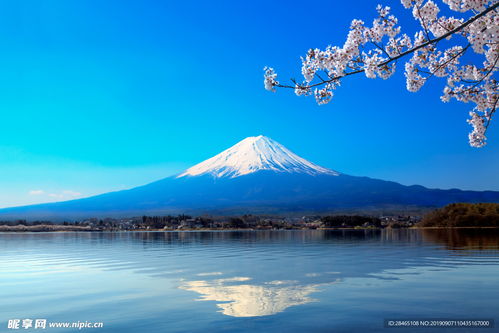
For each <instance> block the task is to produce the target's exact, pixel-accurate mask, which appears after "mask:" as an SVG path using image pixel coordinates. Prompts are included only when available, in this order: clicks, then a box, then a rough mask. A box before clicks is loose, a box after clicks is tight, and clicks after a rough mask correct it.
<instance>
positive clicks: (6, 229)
mask: <svg viewBox="0 0 499 333" xmlns="http://www.w3.org/2000/svg"><path fill="white" fill-rule="evenodd" d="M433 229H434V230H456V229H499V227H489V226H484V227H479V226H476V227H417V226H412V227H401V228H389V227H388V228H376V227H343V228H288V229H285V228H282V229H264V228H242V229H232V228H185V229H124V230H112V229H98V228H92V227H83V226H81V227H80V226H65V225H60V226H59V225H36V226H24V225H17V226H0V234H2V233H54V232H57V233H63V232H95V233H99V232H107V233H109V232H111V233H125V232H207V231H223V232H227V231H304V230H315V231H317V230H321V231H322V230H325V231H334V230H433Z"/></svg>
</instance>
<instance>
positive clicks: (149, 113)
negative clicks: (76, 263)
mask: <svg viewBox="0 0 499 333" xmlns="http://www.w3.org/2000/svg"><path fill="white" fill-rule="evenodd" d="M380 3H383V2H382V1H381V0H380ZM385 3H389V4H390V5H392V7H393V8H394V11H395V13H396V14H397V15H398V16H399V18H400V19H401V22H402V24H403V25H404V26H407V29H406V30H407V31H413V30H411V29H413V28H414V27H415V24H414V22H413V19H412V17H411V16H410V13H409V12H408V11H405V10H404V9H403V8H402V5H401V4H400V3H399V2H398V1H385ZM374 15H375V3H373V2H371V1H364V2H362V3H361V4H359V2H354V1H350V2H344V1H341V2H339V1H316V2H314V5H313V6H310V5H307V6H305V5H304V3H303V2H302V1H300V2H299V1H290V0H288V1H272V2H270V1H249V2H246V1H245V2H243V1H210V2H204V1H203V2H201V1H190V0H183V1H169V2H168V3H167V2H165V1H123V0H120V1H65V0H60V1H56V0H52V1H43V2H38V1H5V2H2V3H1V4H0V16H1V17H0V38H1V39H2V42H1V43H0V58H1V59H0V60H1V62H0V64H1V65H0V66H2V74H1V75H0V110H1V111H0V112H1V118H0V207H6V206H12V205H22V204H29V203H36V202H46V201H56V200H63V199H70V198H74V197H83V196H88V195H92V194H97V193H102V192H106V191H112V190H119V189H124V188H129V187H133V186H136V185H141V184H144V183H147V182H150V181H153V180H156V179H160V178H163V177H166V176H169V175H171V174H174V173H176V172H179V171H181V170H182V169H184V168H186V167H188V166H190V165H192V164H195V163H197V162H200V161H202V160H204V159H206V158H208V157H211V156H212V155H214V154H216V153H218V152H220V151H221V150H223V149H226V148H228V147H229V146H231V145H233V144H235V143H237V142H238V141H239V140H241V139H243V138H245V137H247V136H254V135H260V134H263V135H266V136H269V137H271V138H273V139H275V140H277V141H278V142H280V143H282V144H283V145H285V146H286V147H288V148H289V149H291V150H292V151H294V152H295V153H297V154H299V155H301V156H302V157H304V158H307V159H309V160H311V161H313V162H315V163H317V164H320V165H322V166H325V167H329V168H332V169H335V170H338V171H340V172H344V173H347V174H352V175H363V176H370V177H376V178H382V179H388V180H395V181H398V182H401V183H403V184H421V185H425V186H429V187H440V188H456V187H457V188H463V189H477V190H483V189H491V190H499V173H498V172H497V169H498V167H499V134H498V133H499V131H498V130H497V126H496V124H493V125H492V127H491V128H490V131H489V135H488V137H489V144H488V145H487V146H486V147H485V148H483V149H475V148H471V147H469V146H468V143H467V133H468V132H469V129H470V128H469V125H468V124H467V123H466V122H465V120H466V119H467V115H468V112H469V110H470V109H471V108H472V106H470V105H466V104H461V103H457V102H451V103H447V104H443V103H441V102H440V100H439V96H440V92H441V90H442V89H443V82H442V81H440V80H439V79H436V80H434V81H432V82H431V83H429V84H428V85H427V86H425V87H424V88H423V89H422V91H421V92H419V93H417V94H414V93H409V92H407V91H406V89H405V81H404V77H403V73H402V72H401V71H399V72H398V73H397V74H396V75H395V76H394V77H393V78H391V79H390V80H387V81H383V80H379V79H378V80H371V79H367V78H365V77H364V76H356V77H350V78H348V79H347V80H345V81H343V83H342V87H341V88H339V89H338V90H337V91H336V95H335V98H334V100H333V101H332V102H331V103H330V104H328V105H325V106H318V105H316V104H315V101H314V100H313V99H311V98H306V97H296V96H295V95H294V94H293V92H292V91H288V90H281V91H278V92H277V93H270V92H267V91H265V90H264V89H263V76H262V74H263V70H262V69H263V67H264V66H266V65H268V66H272V67H274V68H276V70H277V71H278V73H279V76H280V79H281V80H285V79H286V78H288V77H295V78H299V77H300V59H299V57H300V56H301V55H304V54H305V53H306V51H307V49H308V48H310V47H319V48H324V47H325V46H327V45H328V44H333V45H335V44H343V41H344V39H345V36H346V32H347V30H348V26H349V23H350V21H351V19H353V18H362V19H365V20H366V21H369V22H370V21H371V20H372V18H373V17H374ZM399 67H401V65H399Z"/></svg>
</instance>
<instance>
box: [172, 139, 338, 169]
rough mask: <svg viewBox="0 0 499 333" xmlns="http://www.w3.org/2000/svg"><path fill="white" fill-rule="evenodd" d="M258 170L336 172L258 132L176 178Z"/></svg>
mask: <svg viewBox="0 0 499 333" xmlns="http://www.w3.org/2000/svg"><path fill="white" fill-rule="evenodd" d="M262 170H269V171H276V172H287V173H304V174H309V175H321V174H322V175H334V176H337V175H338V173H337V172H336V171H333V170H329V169H326V168H323V167H321V166H318V165H316V164H314V163H312V162H309V161H307V160H305V159H303V158H301V157H300V156H298V155H296V154H295V153H293V152H292V151H290V150H289V149H287V148H286V147H284V146H283V145H281V144H280V143H278V142H276V141H274V140H272V139H271V138H268V137H266V136H263V135H260V136H251V137H248V138H246V139H244V140H242V141H240V142H239V143H237V144H235V145H234V146H232V147H230V148H229V149H227V150H224V151H223V152H221V153H220V154H218V155H215V156H213V157H212V158H209V159H207V160H206V161H204V162H201V163H199V164H196V165H195V166H193V167H191V168H189V169H187V170H185V171H184V172H183V173H181V174H180V175H179V176H177V177H186V176H200V175H208V174H209V175H211V176H213V177H216V178H222V177H228V178H235V177H239V176H243V175H247V174H250V173H254V172H258V171H262Z"/></svg>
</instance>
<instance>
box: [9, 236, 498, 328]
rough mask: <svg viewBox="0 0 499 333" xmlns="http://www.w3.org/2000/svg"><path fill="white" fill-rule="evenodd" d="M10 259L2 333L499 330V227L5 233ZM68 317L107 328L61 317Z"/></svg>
mask: <svg viewBox="0 0 499 333" xmlns="http://www.w3.org/2000/svg"><path fill="white" fill-rule="evenodd" d="M0 265H1V268H0V295H1V301H0V325H1V326H0V332H7V331H12V332H14V331H15V329H11V330H9V329H8V325H14V324H15V322H14V321H13V320H16V319H19V320H20V322H18V323H19V324H20V325H22V320H23V319H32V320H33V323H34V322H35V320H36V319H41V320H42V321H43V320H46V325H47V326H46V328H45V329H42V328H41V327H40V328H37V329H35V328H34V326H33V327H30V328H28V329H23V328H22V327H20V329H19V331H23V332H24V331H47V332H50V331H53V332H78V331H87V332H102V333H104V332H133V333H141V332H148V333H149V332H150V333H153V332H262V333H263V332H382V331H383V332H386V331H388V332H412V331H414V332H432V331H435V332H447V331H452V332H468V331H472V332H482V331H483V332H492V331H496V330H497V328H492V329H491V328H473V329H466V328H460V329H451V328H434V329H430V328H424V329H421V328H407V327H406V328H385V325H387V320H392V319H396V320H405V319H408V320H409V319H414V320H430V319H456V320H465V319H480V320H482V319H487V320H495V323H496V327H499V231H498V230H497V229H481V230H478V229H477V230H474V229H461V230H406V229H403V230H335V231H326V230H307V231H293V230H290V231H233V232H230V231H218V232H217V231H214V232H122V233H105V232H103V233H97V232H95V233H90V232H89V233H84V232H80V233H77V232H75V233H69V232H68V233H4V234H0ZM57 322H60V323H66V322H68V323H73V322H80V323H87V322H90V323H103V327H98V328H83V329H81V330H79V329H78V328H74V327H70V328H63V327H59V328H55V327H48V325H49V324H50V323H57ZM27 325H29V323H28V324H27ZM33 325H34V324H33ZM40 325H41V322H40Z"/></svg>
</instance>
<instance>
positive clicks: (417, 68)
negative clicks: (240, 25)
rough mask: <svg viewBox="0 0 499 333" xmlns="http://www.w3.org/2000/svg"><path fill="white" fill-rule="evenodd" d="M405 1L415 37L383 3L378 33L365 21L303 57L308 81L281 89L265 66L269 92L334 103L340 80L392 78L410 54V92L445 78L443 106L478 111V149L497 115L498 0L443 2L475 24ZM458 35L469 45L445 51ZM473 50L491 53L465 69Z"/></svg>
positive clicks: (421, 0)
mask: <svg viewBox="0 0 499 333" xmlns="http://www.w3.org/2000/svg"><path fill="white" fill-rule="evenodd" d="M401 2H402V4H403V6H404V7H405V8H407V9H411V8H412V16H413V17H414V18H415V19H416V20H417V21H418V22H419V24H420V26H421V30H420V31H417V32H416V34H415V35H414V37H413V38H412V39H411V38H410V37H409V36H407V35H406V34H401V33H400V31H401V28H400V27H399V26H398V20H397V18H396V17H395V16H393V15H391V14H390V8H389V7H382V6H380V5H378V7H377V8H376V10H377V11H378V14H379V16H378V18H376V19H374V20H373V23H372V27H366V26H365V25H364V22H363V21H361V20H353V21H352V23H351V25H350V31H349V33H348V35H347V38H346V41H345V44H344V45H343V46H341V47H340V46H328V47H327V48H326V49H325V50H320V49H310V50H309V51H308V53H307V55H306V56H305V57H302V70H301V71H302V75H303V77H304V81H303V82H302V83H298V82H297V81H296V80H294V79H292V80H291V82H292V83H293V85H289V84H282V83H280V82H279V81H277V74H276V73H275V71H274V69H273V68H269V67H266V68H265V69H264V70H265V75H264V83H265V88H266V89H267V90H270V91H275V90H276V88H289V89H294V91H295V94H296V95H298V96H302V95H305V96H306V95H314V97H315V99H316V101H317V103H318V104H327V103H329V102H330V101H331V99H332V97H333V91H334V90H335V89H336V88H337V87H338V86H339V85H340V82H341V79H343V78H346V77H347V76H351V75H355V74H360V73H364V74H365V75H366V77H368V78H372V79H374V78H377V77H380V78H382V79H388V78H389V77H390V76H392V75H393V73H394V72H395V67H396V64H397V63H398V60H399V59H401V58H403V57H406V56H409V55H410V56H411V57H410V58H409V59H408V60H407V61H406V62H405V76H406V85H407V90H409V91H411V92H417V91H419V90H420V89H421V87H422V86H423V85H424V84H425V82H426V81H428V79H430V78H431V77H434V76H435V77H441V78H442V77H446V78H447V83H446V86H445V88H444V90H443V95H442V96H441V100H442V101H443V102H448V101H449V100H450V99H451V98H455V99H457V100H458V101H460V102H464V103H467V102H472V103H474V104H475V105H476V107H475V108H474V109H473V111H472V112H470V116H471V118H470V119H469V120H468V123H470V124H471V125H472V126H473V131H472V132H471V133H470V135H469V140H470V145H471V146H474V147H482V146H484V145H485V141H486V137H485V132H486V130H487V128H488V127H489V125H490V121H491V117H492V115H493V114H494V113H495V111H496V108H497V104H498V103H497V98H498V95H499V93H498V87H499V83H498V81H497V80H496V79H494V75H495V73H496V72H497V70H498V68H497V67H496V64H497V61H498V58H499V26H498V21H499V19H498V18H497V9H498V7H499V1H498V0H442V2H444V3H445V4H447V5H448V6H449V8H450V9H451V10H452V11H457V12H461V13H464V12H470V13H471V14H472V15H473V16H472V17H469V18H468V19H458V18H454V17H452V16H451V17H444V16H439V15H438V14H439V12H440V9H439V7H438V5H437V4H436V3H435V2H434V0H401ZM430 34H432V35H433V38H431V35H430ZM453 35H459V36H461V37H463V39H464V40H467V43H466V46H460V45H455V46H452V47H450V48H448V49H446V50H439V48H438V47H439V46H440V48H442V47H441V44H440V41H442V40H444V39H450V37H452V36H453ZM386 39H388V41H387V43H385V42H384V40H386ZM470 47H471V48H472V49H473V51H474V52H475V53H477V54H479V55H480V54H482V55H484V58H485V61H484V62H483V63H478V62H477V65H473V64H467V65H464V66H460V64H459V62H460V59H461V58H462V55H463V54H464V53H465V52H466V51H467V50H468V49H469V48H470ZM319 73H321V74H322V73H324V74H325V75H326V77H322V76H321V75H319ZM422 74H423V75H422ZM424 74H426V75H424Z"/></svg>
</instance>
